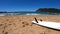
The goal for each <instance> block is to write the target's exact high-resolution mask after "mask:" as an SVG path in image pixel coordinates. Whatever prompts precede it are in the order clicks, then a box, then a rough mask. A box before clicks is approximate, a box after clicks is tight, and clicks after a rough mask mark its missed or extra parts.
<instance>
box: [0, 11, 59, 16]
mask: <svg viewBox="0 0 60 34" xmlns="http://www.w3.org/2000/svg"><path fill="white" fill-rule="evenodd" d="M8 15H58V16H60V13H49V12H7V13H0V16H8Z"/></svg>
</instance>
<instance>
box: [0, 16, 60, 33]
mask: <svg viewBox="0 0 60 34" xmlns="http://www.w3.org/2000/svg"><path fill="white" fill-rule="evenodd" d="M34 17H36V18H37V19H38V20H40V19H42V20H43V21H53V22H60V16H48V15H47V16H46V15H45V16H44V15H43V16H42V15H40V16H38V15H37V16H33V15H30V16H27V15H20V16H18V15H16V16H0V34H60V31H57V30H52V29H48V28H45V27H42V26H38V25H36V24H32V20H34Z"/></svg>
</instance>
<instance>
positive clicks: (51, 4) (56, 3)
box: [0, 0, 60, 11]
mask: <svg viewBox="0 0 60 34" xmlns="http://www.w3.org/2000/svg"><path fill="white" fill-rule="evenodd" d="M38 8H60V0H0V11H35V10H37V9H38Z"/></svg>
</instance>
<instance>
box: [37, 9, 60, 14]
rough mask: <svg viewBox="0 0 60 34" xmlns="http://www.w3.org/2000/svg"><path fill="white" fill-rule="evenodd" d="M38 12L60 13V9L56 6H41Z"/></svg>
mask: <svg viewBox="0 0 60 34" xmlns="http://www.w3.org/2000/svg"><path fill="white" fill-rule="evenodd" d="M36 12H52V13H60V9H56V8H39V9H38V10H37V11H36Z"/></svg>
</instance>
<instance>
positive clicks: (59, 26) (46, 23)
mask: <svg viewBox="0 0 60 34" xmlns="http://www.w3.org/2000/svg"><path fill="white" fill-rule="evenodd" d="M37 21H38V23H37V22H36V21H35V20H34V21H32V23H35V24H37V25H41V26H45V27H49V28H53V29H58V30H60V23H58V22H49V21H39V20H37Z"/></svg>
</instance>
